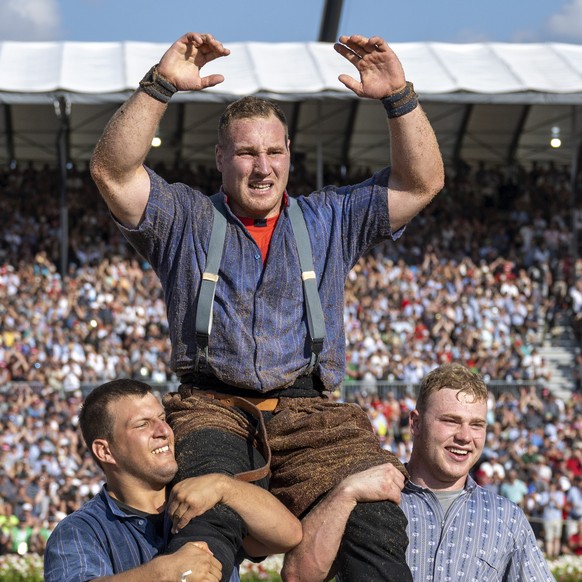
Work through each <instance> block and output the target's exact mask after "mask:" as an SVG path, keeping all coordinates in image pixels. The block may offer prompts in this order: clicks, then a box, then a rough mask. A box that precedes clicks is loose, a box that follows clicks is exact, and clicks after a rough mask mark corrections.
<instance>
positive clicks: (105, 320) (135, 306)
mask: <svg viewBox="0 0 582 582" xmlns="http://www.w3.org/2000/svg"><path fill="white" fill-rule="evenodd" d="M158 169H159V171H160V173H161V174H162V175H164V176H166V177H167V178H168V179H169V180H180V181H184V182H187V183H189V184H192V185H194V186H197V187H198V188H199V189H200V190H202V191H205V192H213V191H216V189H217V186H218V184H219V175H218V174H217V173H216V172H215V171H214V170H212V169H209V168H206V167H196V168H190V167H186V166H181V167H180V168H163V169H162V168H158ZM361 175H363V174H354V175H352V176H349V177H348V178H346V177H345V176H341V168H333V167H327V168H325V176H324V182H325V183H335V182H338V181H339V180H341V181H342V182H345V181H352V182H354V181H357V180H358V179H359V178H360V177H361ZM340 176H341V177H340ZM314 182H315V177H314V176H312V175H310V173H309V172H308V171H307V170H305V169H304V170H302V171H299V170H298V168H297V167H296V168H295V173H294V174H293V176H292V179H291V183H290V187H289V191H290V192H291V193H292V194H300V193H307V192H308V191H309V190H310V185H312V184H313V183H314ZM570 188H571V176H570V170H569V168H568V167H566V166H564V167H559V166H557V165H554V164H541V163H540V164H534V165H532V166H531V167H529V168H528V169H525V168H521V167H512V168H508V167H504V166H494V165H488V164H481V165H478V166H476V167H463V168H459V169H457V170H456V172H455V173H454V174H453V173H449V175H448V176H447V182H446V187H445V190H444V191H443V192H442V193H441V194H440V195H439V196H438V197H437V199H436V200H435V202H433V204H432V205H431V206H430V207H429V208H428V209H427V210H426V211H425V212H423V213H422V214H421V215H420V216H418V217H417V218H415V219H414V221H413V223H411V225H410V226H409V227H408V228H409V231H408V232H407V233H406V234H405V235H404V236H403V237H402V238H401V239H400V240H399V241H398V242H397V243H392V242H391V243H385V244H383V245H381V246H378V247H376V248H374V249H373V250H372V252H371V253H370V254H369V255H368V256H366V257H365V258H364V259H362V260H361V261H360V263H359V264H358V265H357V266H356V268H355V269H354V270H353V271H352V272H351V274H350V276H349V279H348V281H347V286H346V302H345V312H344V318H345V325H346V345H347V361H346V376H345V382H344V386H343V390H342V391H341V392H338V393H336V394H334V395H332V397H333V398H337V399H345V400H350V401H355V402H357V403H358V404H360V405H361V406H363V407H364V408H365V409H366V410H367V411H368V414H369V416H370V419H371V421H372V424H373V426H374V429H375V431H376V433H377V435H378V438H379V439H380V440H381V442H382V443H384V446H386V447H390V448H391V449H392V450H393V451H394V452H395V453H397V454H398V456H399V457H400V458H401V459H402V460H403V461H406V460H407V456H408V454H409V450H410V445H411V441H410V436H409V432H408V426H407V417H408V412H409V411H410V410H411V408H412V407H414V390H415V387H416V384H417V383H418V381H419V379H420V378H421V377H422V376H423V375H424V374H425V373H427V372H428V371H429V370H431V369H432V368H434V367H435V366H436V365H438V364H440V363H443V362H450V361H455V362H460V363H463V364H465V365H466V366H468V367H470V368H471V369H473V370H475V371H477V372H479V373H480V374H482V375H483V377H484V378H485V379H486V381H487V383H488V384H489V387H490V389H491V390H490V392H491V396H490V400H489V403H488V404H489V418H488V420H489V425H490V430H489V433H488V439H487V445H486V448H485V451H484V454H483V458H482V459H481V460H480V463H479V464H478V466H477V467H476V468H475V471H474V474H475V477H476V478H477V480H478V481H479V482H480V483H481V484H482V485H484V486H486V487H488V488H491V489H493V490H495V491H497V492H499V493H501V494H503V495H506V496H507V497H509V498H510V499H512V500H513V501H515V502H516V503H518V504H519V505H520V506H522V507H523V508H524V510H525V512H526V514H527V515H528V517H529V519H530V520H531V523H532V525H533V527H534V530H535V532H536V535H537V536H538V539H539V543H540V545H541V546H542V547H543V548H544V550H545V552H546V554H547V556H548V557H553V556H555V555H558V554H561V553H574V554H578V555H580V554H581V553H582V543H581V533H580V532H581V526H580V520H581V518H582V438H581V437H582V434H581V432H582V389H581V384H582V356H580V354H579V350H578V348H577V345H578V339H579V335H578V328H579V327H580V326H579V320H581V319H582V283H581V281H582V262H580V261H574V260H573V258H572V243H573V241H572V235H571V230H572V229H571V218H570V210H569V208H570V205H569V204H570V197H571V192H570ZM67 189H68V194H69V230H70V235H69V249H68V255H69V267H68V271H67V272H66V273H61V272H60V269H59V266H58V265H59V257H60V252H61V249H60V235H59V233H60V226H59V225H60V214H59V212H60V210H59V205H58V204H56V203H55V199H54V198H55V192H56V191H57V190H58V175H57V172H56V171H55V170H54V169H51V168H49V167H43V168H39V167H35V166H34V165H33V164H29V165H24V166H20V165H18V166H16V167H12V168H7V167H4V168H0V191H1V192H2V196H0V412H1V415H0V418H1V423H2V426H1V430H0V467H1V469H0V526H1V532H2V537H1V539H0V552H1V553H4V554H8V553H20V554H23V553H32V552H37V553H41V554H42V551H43V546H44V542H45V541H46V538H47V536H48V535H49V534H50V531H51V530H52V529H53V528H54V526H55V525H56V523H58V521H59V520H61V519H62V518H63V517H64V516H65V515H67V514H68V513H70V512H72V511H73V510H75V509H76V508H77V507H79V505H80V504H81V503H83V502H84V501H85V500H87V499H88V498H90V497H91V496H92V495H94V494H95V493H96V492H97V491H98V490H99V487H100V485H101V481H102V474H101V473H100V471H99V470H98V469H97V468H96V466H95V464H94V462H93V461H92V460H91V458H90V456H89V455H88V453H87V450H86V448H85V446H84V443H83V442H82V439H81V438H80V436H79V434H78V431H77V413H78V410H79V405H80V404H81V402H82V399H83V396H84V395H85V394H86V393H87V391H89V390H91V388H92V387H93V386H95V385H97V384H99V383H102V382H104V381H107V380H110V379H113V378H116V377H133V378H138V379H141V380H144V381H146V382H148V383H151V384H152V385H155V387H156V389H157V390H158V391H159V392H160V393H163V392H165V391H167V390H172V389H174V388H175V387H176V386H177V379H176V378H175V376H174V375H173V373H172V372H171V370H170V365H169V353H170V346H169V340H168V334H167V322H166V317H165V307H164V301H163V297H162V295H161V288H160V285H159V282H158V280H157V277H156V275H155V274H154V273H153V272H152V270H151V269H150V268H149V265H148V264H147V263H146V262H144V261H143V259H141V258H140V257H139V256H137V255H136V254H135V253H134V252H133V251H132V250H131V249H130V247H129V246H128V245H127V244H126V243H125V241H124V239H123V238H122V237H121V236H120V234H119V232H118V231H117V230H116V228H115V226H114V224H113V221H112V220H111V217H110V215H109V213H108V211H107V208H106V206H105V204H104V203H103V202H102V200H101V199H100V198H99V196H98V193H97V191H96V189H95V186H94V185H93V183H92V181H91V179H90V177H89V174H88V171H87V169H86V168H84V167H76V168H75V167H73V168H72V169H71V170H70V171H69V173H68V177H67ZM557 330H558V331H559V333H561V334H562V335H563V334H564V333H565V331H567V330H572V333H571V334H569V337H570V339H571V345H570V351H571V352H572V353H573V358H574V359H573V362H572V364H571V365H569V366H568V367H567V369H566V370H565V376H564V377H563V378H561V383H560V390H557V384H556V377H555V376H556V372H555V368H553V367H552V366H551V362H548V361H547V359H546V358H545V357H544V355H543V353H544V351H543V348H544V346H546V345H547V344H548V342H551V340H552V339H553V338H555V337H557V336H558V335H559V333H558V331H557ZM560 330H561V331H560ZM566 335H568V334H566ZM556 520H559V521H560V522H561V523H562V524H563V527H562V536H561V539H560V540H558V541H556V540H554V539H550V538H549V537H548V536H547V535H546V531H550V529H547V528H545V527H544V526H545V524H549V523H550V522H556Z"/></svg>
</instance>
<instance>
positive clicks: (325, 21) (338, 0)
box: [318, 0, 343, 42]
mask: <svg viewBox="0 0 582 582" xmlns="http://www.w3.org/2000/svg"><path fill="white" fill-rule="evenodd" d="M342 5H343V0H325V5H324V7H323V16H322V18H321V27H320V29H319V39H318V40H319V42H335V41H336V40H337V33H338V28H339V22H340V18H341V15H342Z"/></svg>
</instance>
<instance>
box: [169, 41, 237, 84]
mask: <svg viewBox="0 0 582 582" xmlns="http://www.w3.org/2000/svg"><path fill="white" fill-rule="evenodd" d="M229 54H230V50H229V49H227V48H225V47H224V46H223V45H222V43H221V42H220V41H218V40H216V39H215V38H214V37H213V36H212V35H211V34H202V33H199V32H187V33H186V34H185V35H184V36H182V37H180V38H179V39H178V40H177V41H176V42H175V43H174V44H173V45H172V46H171V47H170V48H169V49H168V50H167V51H166V52H165V53H164V56H163V57H162V59H161V60H160V64H159V66H158V71H159V73H160V74H161V75H163V76H164V77H165V78H166V79H167V80H168V81H170V83H172V84H173V85H174V86H175V87H176V88H177V89H178V91H201V90H202V89H206V88H207V87H213V86H214V85H218V84H219V83H222V82H223V81H224V76H223V75H218V74H214V75H208V76H206V77H203V76H201V74H200V70H201V69H202V67H203V66H204V65H205V64H206V63H209V62H210V61H213V60H214V59H217V58H219V57H226V56H228V55H229Z"/></svg>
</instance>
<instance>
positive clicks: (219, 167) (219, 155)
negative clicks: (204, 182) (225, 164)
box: [214, 144, 223, 172]
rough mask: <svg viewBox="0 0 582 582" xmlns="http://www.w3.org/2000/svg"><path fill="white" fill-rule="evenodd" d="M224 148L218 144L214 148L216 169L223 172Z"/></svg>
mask: <svg viewBox="0 0 582 582" xmlns="http://www.w3.org/2000/svg"><path fill="white" fill-rule="evenodd" d="M222 153H223V152H222V148H221V147H220V145H218V144H216V146H215V147H214V159H215V160H216V169H217V170H218V171H219V172H222Z"/></svg>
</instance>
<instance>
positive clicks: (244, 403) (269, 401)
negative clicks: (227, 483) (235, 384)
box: [195, 390, 279, 483]
mask: <svg viewBox="0 0 582 582" xmlns="http://www.w3.org/2000/svg"><path fill="white" fill-rule="evenodd" d="M195 393H196V394H197V395H198V394H199V395H200V396H206V397H207V398H211V399H213V400H218V401H219V402H220V403H221V404H224V405H226V406H233V407H236V408H240V409H242V410H244V411H245V412H248V413H249V414H250V415H251V416H253V417H254V418H256V419H257V422H258V433H259V434H258V435H257V437H256V439H257V445H258V449H259V451H260V452H261V454H262V455H263V458H264V459H265V465H264V466H263V467H260V468H258V469H251V470H250V471H244V472H243V473H237V474H236V475H234V478H235V479H237V480H238V481H245V482H247V483H251V482H253V481H259V480H260V479H264V478H265V477H269V476H270V475H271V447H270V446H269V441H268V439H267V427H266V426H265V420H264V419H263V415H262V414H261V411H266V410H274V409H275V407H276V406H277V403H278V402H279V399H278V398H254V397H253V398H241V397H240V396H227V395H226V394H221V393H220V392H204V391H199V390H196V391H195ZM255 402H256V403H257V404H255ZM262 405H263V406H268V408H259V406H262Z"/></svg>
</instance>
